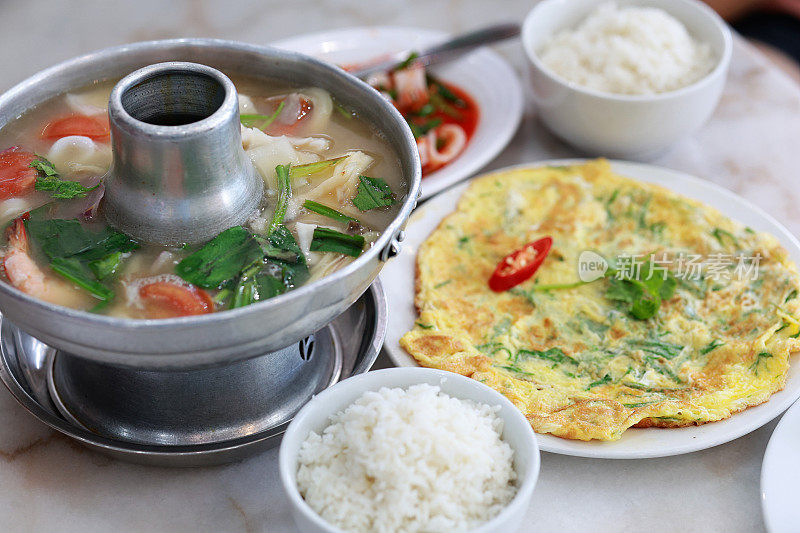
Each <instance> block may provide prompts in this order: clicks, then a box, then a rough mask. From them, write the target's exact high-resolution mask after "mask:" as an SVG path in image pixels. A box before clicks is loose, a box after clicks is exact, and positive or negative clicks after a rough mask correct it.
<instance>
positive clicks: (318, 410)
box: [278, 368, 539, 533]
mask: <svg viewBox="0 0 800 533" xmlns="http://www.w3.org/2000/svg"><path fill="white" fill-rule="evenodd" d="M418 383H428V384H430V385H439V387H440V388H441V390H442V392H444V393H446V394H448V395H450V396H452V397H454V398H460V399H465V400H473V401H476V402H480V403H484V404H487V405H500V411H498V416H500V417H501V418H502V419H503V433H502V438H503V440H504V441H506V442H507V443H508V444H509V445H510V446H511V448H512V449H513V450H514V470H515V471H516V473H517V479H518V487H519V488H518V490H517V494H516V495H515V496H514V499H513V500H511V503H509V505H508V506H507V507H506V508H505V509H503V511H501V512H500V514H498V515H497V516H496V517H494V518H493V519H492V520H490V521H488V522H486V523H485V524H483V525H482V526H480V527H479V528H478V529H475V530H474V532H473V533H509V532H513V531H517V530H518V529H519V527H520V525H521V524H522V520H523V519H524V517H525V512H526V511H527V509H528V504H529V503H530V499H531V494H532V493H533V487H534V486H535V485H536V479H537V477H538V476H539V446H538V445H537V443H536V437H535V436H534V433H533V430H532V429H531V426H530V424H529V423H528V421H527V420H526V419H525V417H524V416H523V415H522V413H521V412H520V411H519V409H517V408H516V407H514V405H513V404H512V403H511V402H509V401H508V400H507V399H506V398H505V397H504V396H503V395H502V394H500V393H498V392H496V391H494V390H493V389H491V388H489V387H487V386H486V385H483V384H481V383H479V382H477V381H475V380H473V379H470V378H467V377H464V376H461V375H459V374H453V373H451V372H445V371H442V370H433V369H430V368H388V369H385V370H377V371H374V372H368V373H366V374H361V375H358V376H354V377H351V378H348V379H346V380H344V381H342V382H340V383H337V384H336V385H334V386H333V387H331V388H329V389H327V390H325V391H323V392H321V393H320V394H319V395H317V396H315V397H314V399H313V400H311V401H310V402H309V403H308V404H306V406H305V407H303V409H301V410H300V412H299V413H298V414H297V416H295V417H294V420H292V423H291V424H289V427H288V429H287V430H286V434H285V435H284V436H283V441H282V442H281V449H280V457H279V460H278V464H279V468H280V475H281V483H282V484H283V488H284V490H285V491H286V494H287V495H288V497H289V501H290V502H291V511H292V516H293V518H294V520H295V523H296V524H297V527H298V528H299V529H300V531H301V532H303V533H341V530H340V529H337V528H335V527H333V526H332V525H330V524H328V523H327V522H325V521H324V520H323V519H322V518H321V517H320V516H319V515H318V514H317V513H316V512H314V511H313V510H312V509H311V507H309V505H308V504H307V503H306V502H305V501H304V500H303V498H302V496H300V492H299V491H298V490H297V481H296V474H297V454H298V451H299V450H300V445H301V444H302V442H303V441H305V440H306V438H307V437H308V434H309V433H310V432H311V431H312V430H313V431H316V432H317V433H322V430H323V429H325V427H327V426H328V425H329V424H330V420H329V419H330V416H331V415H333V414H335V413H337V412H339V411H342V410H344V409H345V408H347V407H348V406H349V405H350V404H352V403H353V402H354V401H355V400H357V399H358V398H359V397H360V396H361V395H362V394H364V393H365V392H367V391H377V390H379V389H380V388H381V387H403V388H406V387H409V386H411V385H415V384H418ZM465 468H468V465H465ZM342 497H343V498H346V497H347V495H346V494H343V495H342Z"/></svg>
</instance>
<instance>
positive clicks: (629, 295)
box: [606, 278, 644, 304]
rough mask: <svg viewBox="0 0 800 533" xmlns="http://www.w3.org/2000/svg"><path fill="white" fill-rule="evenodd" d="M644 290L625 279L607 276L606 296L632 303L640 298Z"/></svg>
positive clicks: (610, 298)
mask: <svg viewBox="0 0 800 533" xmlns="http://www.w3.org/2000/svg"><path fill="white" fill-rule="evenodd" d="M643 293H644V290H643V289H642V287H641V285H639V284H636V283H634V282H632V281H631V280H627V279H617V278H609V280H608V289H606V298H608V299H609V300H616V301H618V302H626V303H629V304H632V303H633V302H636V301H638V300H640V299H641V298H642V294H643Z"/></svg>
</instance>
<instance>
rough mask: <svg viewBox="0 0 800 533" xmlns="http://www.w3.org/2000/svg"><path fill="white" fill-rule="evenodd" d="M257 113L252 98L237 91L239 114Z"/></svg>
mask: <svg viewBox="0 0 800 533" xmlns="http://www.w3.org/2000/svg"><path fill="white" fill-rule="evenodd" d="M255 113H257V111H256V106H255V104H254V103H253V100H252V99H251V98H250V97H249V96H247V95H246V94H242V93H239V114H240V115H252V114H255Z"/></svg>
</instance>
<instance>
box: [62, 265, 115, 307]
mask: <svg viewBox="0 0 800 533" xmlns="http://www.w3.org/2000/svg"><path fill="white" fill-rule="evenodd" d="M50 268H52V269H53V271H54V272H55V273H57V274H59V275H60V276H62V277H64V278H66V279H67V280H69V281H71V282H72V283H74V284H75V285H77V286H78V287H80V288H82V289H85V290H86V291H88V292H89V294H91V295H92V296H94V297H95V298H97V299H99V300H102V301H104V302H108V301H111V300H112V299H113V298H114V291H112V290H111V289H109V288H108V287H106V286H105V285H103V284H102V283H100V282H99V281H97V280H96V279H95V278H94V275H93V274H92V272H91V270H89V269H88V268H87V267H86V265H84V264H83V263H82V262H80V261H79V260H78V259H76V258H74V257H70V258H63V257H57V258H55V259H53V261H52V262H51V263H50Z"/></svg>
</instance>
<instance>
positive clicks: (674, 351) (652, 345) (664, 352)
mask: <svg viewBox="0 0 800 533" xmlns="http://www.w3.org/2000/svg"><path fill="white" fill-rule="evenodd" d="M628 344H631V345H632V346H637V347H639V348H641V349H642V351H645V352H649V353H651V354H653V355H657V356H658V357H663V358H664V359H672V358H674V357H676V356H677V355H679V354H680V353H681V351H683V346H681V345H680V344H673V343H671V342H664V341H651V340H643V339H631V340H629V341H628Z"/></svg>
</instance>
